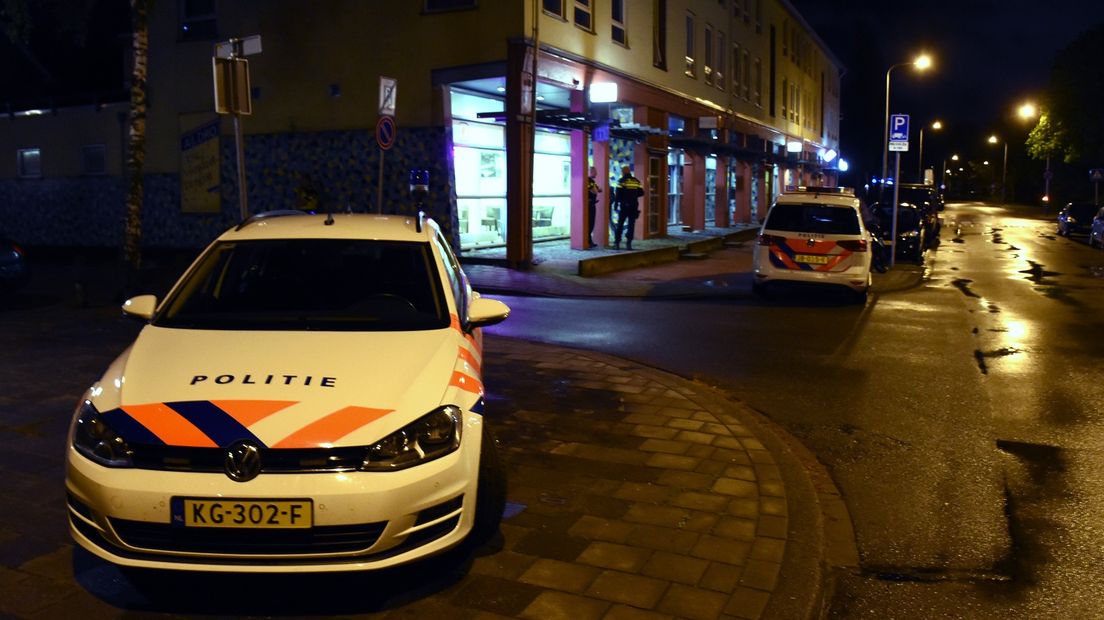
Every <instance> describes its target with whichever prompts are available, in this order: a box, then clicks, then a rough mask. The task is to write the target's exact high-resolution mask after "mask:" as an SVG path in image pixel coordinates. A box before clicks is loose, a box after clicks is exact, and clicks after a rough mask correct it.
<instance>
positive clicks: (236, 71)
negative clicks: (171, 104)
mask: <svg viewBox="0 0 1104 620" xmlns="http://www.w3.org/2000/svg"><path fill="white" fill-rule="evenodd" d="M259 53H261V36H260V35H253V36H250V37H244V38H241V39H237V38H235V39H230V40H229V41H223V42H222V43H216V44H215V55H214V57H213V58H211V69H212V72H213V73H214V78H215V112H217V113H219V114H230V115H232V116H233V117H234V146H235V148H236V150H237V160H238V206H239V208H240V210H241V219H242V221H243V222H244V221H245V219H246V218H248V217H249V203H248V195H247V192H246V186H245V139H244V137H243V136H242V128H241V117H242V115H249V114H252V113H253V99H252V92H251V89H250V86H249V61H248V60H246V59H245V58H242V56H249V55H251V54H259Z"/></svg>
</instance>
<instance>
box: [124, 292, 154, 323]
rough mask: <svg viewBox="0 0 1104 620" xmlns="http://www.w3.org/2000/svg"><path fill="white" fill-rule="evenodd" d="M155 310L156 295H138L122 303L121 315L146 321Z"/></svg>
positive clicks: (151, 316)
mask: <svg viewBox="0 0 1104 620" xmlns="http://www.w3.org/2000/svg"><path fill="white" fill-rule="evenodd" d="M156 309H157V296H156V295H138V296H137V297H131V298H130V299H128V300H126V301H124V302H123V314H125V315H126V316H128V317H130V318H133V319H141V320H144V321H148V320H150V319H152V318H153V311H154V310H156Z"/></svg>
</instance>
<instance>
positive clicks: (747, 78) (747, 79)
mask: <svg viewBox="0 0 1104 620" xmlns="http://www.w3.org/2000/svg"><path fill="white" fill-rule="evenodd" d="M732 70H733V71H739V68H738V67H733V68H732ZM750 87H751V62H750V56H748V51H747V50H744V80H743V94H742V95H741V96H742V97H743V98H744V101H747V99H748V89H749V88H750Z"/></svg>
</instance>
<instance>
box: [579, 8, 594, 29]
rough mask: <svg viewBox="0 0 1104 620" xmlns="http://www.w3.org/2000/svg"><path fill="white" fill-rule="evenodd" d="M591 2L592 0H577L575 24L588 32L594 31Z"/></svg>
mask: <svg viewBox="0 0 1104 620" xmlns="http://www.w3.org/2000/svg"><path fill="white" fill-rule="evenodd" d="M590 2H591V0H575V25H576V26H578V27H580V28H582V29H583V30H586V31H587V32H594V16H593V15H592V14H591V6H590Z"/></svg>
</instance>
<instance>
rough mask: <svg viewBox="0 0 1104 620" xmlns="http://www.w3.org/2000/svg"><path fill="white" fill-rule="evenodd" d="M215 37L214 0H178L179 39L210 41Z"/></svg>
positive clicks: (216, 33) (216, 35)
mask: <svg viewBox="0 0 1104 620" xmlns="http://www.w3.org/2000/svg"><path fill="white" fill-rule="evenodd" d="M216 38H218V27H217V22H216V20H215V0H180V40H181V41H212V40H214V39H216Z"/></svg>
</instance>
